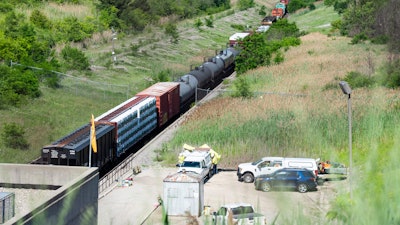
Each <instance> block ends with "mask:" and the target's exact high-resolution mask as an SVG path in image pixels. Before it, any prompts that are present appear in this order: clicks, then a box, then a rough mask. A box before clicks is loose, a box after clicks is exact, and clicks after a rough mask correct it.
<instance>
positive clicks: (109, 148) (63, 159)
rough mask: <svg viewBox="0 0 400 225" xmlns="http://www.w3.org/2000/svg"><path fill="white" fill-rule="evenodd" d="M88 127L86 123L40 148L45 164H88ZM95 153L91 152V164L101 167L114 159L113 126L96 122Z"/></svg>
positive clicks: (89, 125)
mask: <svg viewBox="0 0 400 225" xmlns="http://www.w3.org/2000/svg"><path fill="white" fill-rule="evenodd" d="M90 127H91V124H90V123H88V124H86V125H84V126H82V127H80V128H79V129H77V130H75V131H74V132H72V133H70V134H68V135H67V136H65V137H63V138H61V139H59V140H57V141H55V142H54V143H52V144H51V145H47V146H44V147H43V148H42V160H43V162H44V163H47V164H54V165H68V166H88V165H89V147H90ZM95 127H96V144H97V153H92V152H91V154H92V157H91V159H92V162H91V165H93V166H95V167H102V166H103V165H105V164H107V163H108V162H109V161H112V160H113V159H114V157H115V156H114V152H113V149H114V148H115V131H114V126H112V125H109V124H99V123H96V125H95Z"/></svg>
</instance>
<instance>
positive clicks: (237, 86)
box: [232, 76, 253, 98]
mask: <svg viewBox="0 0 400 225" xmlns="http://www.w3.org/2000/svg"><path fill="white" fill-rule="evenodd" d="M233 86H234V92H233V94H232V97H236V98H237V97H241V98H251V97H253V93H252V92H251V91H250V84H249V82H248V81H247V79H246V77H244V76H239V77H238V78H237V79H236V80H235V81H234V82H233Z"/></svg>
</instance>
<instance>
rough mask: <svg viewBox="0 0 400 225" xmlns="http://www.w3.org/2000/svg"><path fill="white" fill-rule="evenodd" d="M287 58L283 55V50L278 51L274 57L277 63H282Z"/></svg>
mask: <svg viewBox="0 0 400 225" xmlns="http://www.w3.org/2000/svg"><path fill="white" fill-rule="evenodd" d="M284 60H285V57H284V56H283V54H282V52H281V51H278V52H277V53H276V55H275V57H274V63H275V64H280V63H281V62H283V61H284Z"/></svg>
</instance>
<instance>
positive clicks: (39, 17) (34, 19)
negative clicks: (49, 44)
mask: <svg viewBox="0 0 400 225" xmlns="http://www.w3.org/2000/svg"><path fill="white" fill-rule="evenodd" d="M29 20H30V21H31V23H33V24H34V25H35V26H37V27H39V28H42V29H50V28H51V26H52V25H51V21H50V20H49V19H48V18H47V17H46V15H44V14H43V13H42V12H41V11H39V10H38V9H34V10H33V11H32V14H31V16H30V17H29Z"/></svg>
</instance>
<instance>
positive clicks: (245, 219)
mask: <svg viewBox="0 0 400 225" xmlns="http://www.w3.org/2000/svg"><path fill="white" fill-rule="evenodd" d="M212 220H213V224H214V225H228V224H237V225H250V224H251V225H266V224H267V221H266V219H265V216H264V215H263V214H261V213H256V212H255V210H254V208H253V206H252V205H251V204H248V203H235V204H227V205H223V206H221V207H220V208H219V209H218V211H217V212H214V213H213V217H212Z"/></svg>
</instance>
